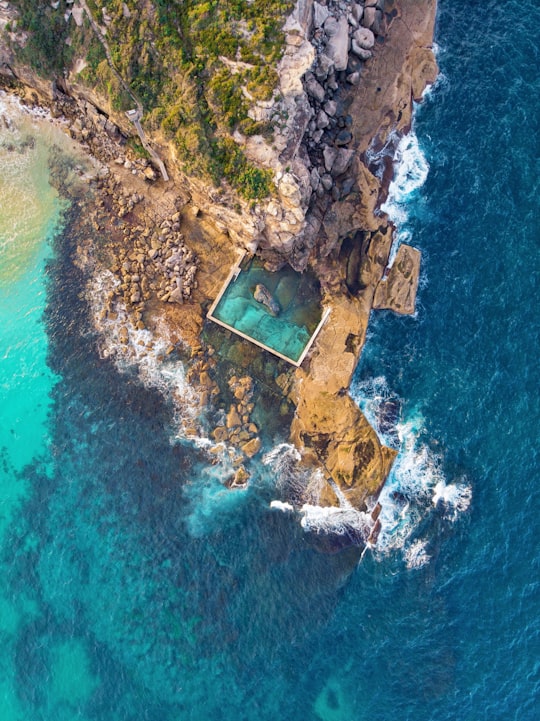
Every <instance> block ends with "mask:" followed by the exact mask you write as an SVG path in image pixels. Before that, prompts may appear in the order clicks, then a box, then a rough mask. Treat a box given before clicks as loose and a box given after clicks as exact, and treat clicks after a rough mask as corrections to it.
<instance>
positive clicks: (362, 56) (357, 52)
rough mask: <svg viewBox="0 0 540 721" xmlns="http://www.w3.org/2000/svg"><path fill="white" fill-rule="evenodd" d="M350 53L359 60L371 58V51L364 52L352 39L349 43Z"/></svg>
mask: <svg viewBox="0 0 540 721" xmlns="http://www.w3.org/2000/svg"><path fill="white" fill-rule="evenodd" d="M351 51H352V52H353V53H354V54H355V55H356V56H357V57H359V58H360V60H369V58H371V57H372V56H373V53H372V52H371V50H364V48H361V47H360V45H358V43H357V42H356V40H354V39H353V41H352V42H351Z"/></svg>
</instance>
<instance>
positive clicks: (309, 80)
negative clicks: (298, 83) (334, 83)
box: [306, 75, 324, 103]
mask: <svg viewBox="0 0 540 721" xmlns="http://www.w3.org/2000/svg"><path fill="white" fill-rule="evenodd" d="M306 92H307V94H308V95H311V97H312V98H315V100H318V101H319V102H320V103H322V102H323V100H324V88H323V86H322V85H321V84H320V83H319V82H318V81H317V80H316V79H315V77H314V76H313V75H309V76H308V77H306Z"/></svg>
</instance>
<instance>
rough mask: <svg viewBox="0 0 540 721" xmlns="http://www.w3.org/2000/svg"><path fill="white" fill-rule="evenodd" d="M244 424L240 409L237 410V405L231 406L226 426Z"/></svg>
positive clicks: (232, 426) (234, 426)
mask: <svg viewBox="0 0 540 721" xmlns="http://www.w3.org/2000/svg"><path fill="white" fill-rule="evenodd" d="M241 425H242V420H241V418H240V416H239V415H238V411H237V410H236V407H235V406H231V408H230V410H229V412H228V413H227V420H226V426H227V428H236V427H237V426H241Z"/></svg>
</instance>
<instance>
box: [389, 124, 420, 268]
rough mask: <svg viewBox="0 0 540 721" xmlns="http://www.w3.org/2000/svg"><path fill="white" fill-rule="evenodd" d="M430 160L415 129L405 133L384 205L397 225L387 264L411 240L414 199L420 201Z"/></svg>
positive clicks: (397, 150)
mask: <svg viewBox="0 0 540 721" xmlns="http://www.w3.org/2000/svg"><path fill="white" fill-rule="evenodd" d="M428 173H429V163H428V162H427V160H426V157H425V155H424V153H423V152H422V149H421V147H420V143H419V140H418V137H417V135H416V133H415V132H414V130H411V132H410V133H408V134H407V135H404V136H403V137H402V138H401V140H400V141H399V143H398V145H397V148H396V154H395V158H394V177H393V179H392V181H391V183H390V186H389V189H388V197H387V199H386V201H385V202H384V203H383V204H382V205H381V211H382V212H384V213H386V214H387V215H388V217H389V218H390V220H391V221H392V223H394V225H395V226H396V231H395V234H394V242H393V243H392V248H391V251H390V258H389V260H388V266H389V267H390V266H391V265H392V264H393V262H394V260H395V257H396V254H397V251H398V248H399V246H400V245H401V243H410V242H411V240H412V233H411V229H410V227H409V225H408V222H409V218H410V215H411V212H412V207H413V206H412V201H417V199H418V192H419V190H420V189H421V188H422V186H423V185H424V183H425V182H426V179H427V176H428Z"/></svg>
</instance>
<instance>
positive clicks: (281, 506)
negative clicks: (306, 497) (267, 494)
mask: <svg viewBox="0 0 540 721" xmlns="http://www.w3.org/2000/svg"><path fill="white" fill-rule="evenodd" d="M270 508H275V509H276V510H278V511H283V512H284V513H287V512H289V511H293V512H294V506H292V505H291V504H290V503H283V501H270Z"/></svg>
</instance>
